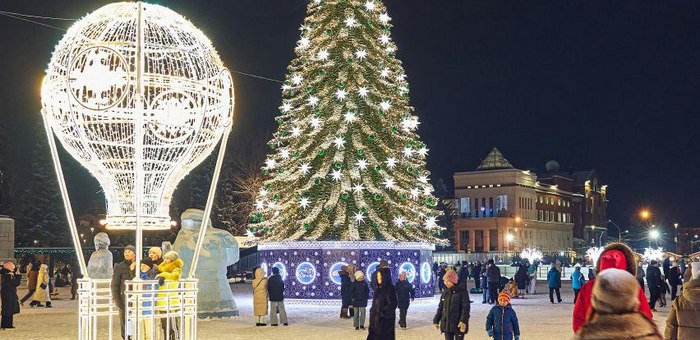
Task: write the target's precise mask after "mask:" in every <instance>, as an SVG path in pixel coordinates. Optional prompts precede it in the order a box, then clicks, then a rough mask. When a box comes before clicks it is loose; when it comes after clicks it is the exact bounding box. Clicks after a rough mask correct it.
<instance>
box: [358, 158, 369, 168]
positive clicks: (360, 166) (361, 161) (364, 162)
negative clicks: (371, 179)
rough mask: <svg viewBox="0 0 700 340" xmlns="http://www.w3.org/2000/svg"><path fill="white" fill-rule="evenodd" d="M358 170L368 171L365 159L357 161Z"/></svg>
mask: <svg viewBox="0 0 700 340" xmlns="http://www.w3.org/2000/svg"><path fill="white" fill-rule="evenodd" d="M357 168H358V169H360V170H364V169H367V161H366V160H364V159H358V160H357Z"/></svg>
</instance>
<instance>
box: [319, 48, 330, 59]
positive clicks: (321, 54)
mask: <svg viewBox="0 0 700 340" xmlns="http://www.w3.org/2000/svg"><path fill="white" fill-rule="evenodd" d="M329 55H330V54H329V53H328V50H327V49H325V48H324V49H322V50H320V51H318V55H317V56H316V58H317V59H318V60H321V61H326V60H327V59H328V56H329Z"/></svg>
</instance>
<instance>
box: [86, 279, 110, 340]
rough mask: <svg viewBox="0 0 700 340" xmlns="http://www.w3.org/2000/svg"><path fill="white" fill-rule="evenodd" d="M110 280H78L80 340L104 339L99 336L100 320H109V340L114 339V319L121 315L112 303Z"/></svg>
mask: <svg viewBox="0 0 700 340" xmlns="http://www.w3.org/2000/svg"><path fill="white" fill-rule="evenodd" d="M111 282H112V280H110V279H100V280H98V279H79V280H78V339H80V340H97V339H104V335H102V336H98V333H97V331H98V327H97V326H98V319H99V318H107V324H108V333H107V336H108V339H109V340H111V339H112V332H113V326H114V317H115V316H118V315H119V311H118V309H117V306H116V305H115V304H114V302H113V301H112V290H111Z"/></svg>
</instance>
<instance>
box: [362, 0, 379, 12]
mask: <svg viewBox="0 0 700 340" xmlns="http://www.w3.org/2000/svg"><path fill="white" fill-rule="evenodd" d="M376 8H377V5H375V4H374V1H371V0H370V1H367V2H365V9H366V10H367V11H368V12H372V11H374V10H375V9H376Z"/></svg>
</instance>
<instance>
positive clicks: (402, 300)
mask: <svg viewBox="0 0 700 340" xmlns="http://www.w3.org/2000/svg"><path fill="white" fill-rule="evenodd" d="M464 282H465V286H466V282H467V281H466V280H465V281H464ZM415 298H416V291H415V290H414V289H413V286H412V285H411V283H410V282H408V280H406V272H404V271H402V272H401V273H399V280H398V281H396V304H397V306H398V307H399V327H401V329H406V313H407V312H408V306H409V305H410V304H411V301H413V299H415Z"/></svg>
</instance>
